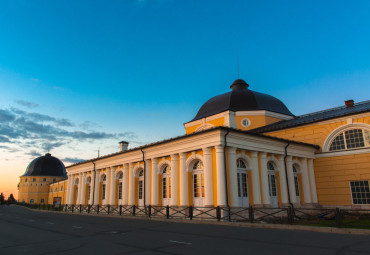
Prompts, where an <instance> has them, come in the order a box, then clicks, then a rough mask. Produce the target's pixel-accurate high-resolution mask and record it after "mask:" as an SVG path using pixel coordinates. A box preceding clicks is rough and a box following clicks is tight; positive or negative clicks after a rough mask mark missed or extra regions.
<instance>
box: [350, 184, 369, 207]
mask: <svg viewBox="0 0 370 255" xmlns="http://www.w3.org/2000/svg"><path fill="white" fill-rule="evenodd" d="M351 194H352V203H353V204H354V205H364V204H370V189H369V181H351Z"/></svg>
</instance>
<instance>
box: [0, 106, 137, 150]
mask: <svg viewBox="0 0 370 255" xmlns="http://www.w3.org/2000/svg"><path fill="white" fill-rule="evenodd" d="M84 124H85V127H90V126H91V122H84ZM77 126H78V125H76V124H75V123H73V122H72V121H71V120H68V119H65V118H61V119H59V118H55V117H52V116H49V115H45V114H40V113H36V112H27V111H23V110H20V109H18V108H10V109H0V134H1V135H0V142H1V143H2V144H3V146H5V147H3V149H9V150H10V147H9V148H8V147H6V146H7V144H13V145H18V146H19V147H20V148H22V149H26V148H27V149H28V148H32V149H33V150H32V151H31V153H36V152H37V153H38V151H43V152H45V151H50V150H52V149H53V148H59V147H62V146H63V145H67V144H71V143H73V142H94V141H96V140H105V139H117V140H118V139H126V140H132V139H135V138H136V136H135V134H134V133H133V132H124V133H108V132H101V131H95V130H85V131H82V130H79V129H77ZM38 154H40V153H38ZM38 154H37V155H38ZM27 155H31V156H33V154H27ZM35 155H36V154H35Z"/></svg>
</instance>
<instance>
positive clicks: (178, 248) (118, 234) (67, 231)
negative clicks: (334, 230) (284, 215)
mask: <svg viewBox="0 0 370 255" xmlns="http://www.w3.org/2000/svg"><path fill="white" fill-rule="evenodd" d="M0 224H1V225H0V254H1V255H5V254H102V255H108V254H224V255H225V254H226V255H230V253H233V254H253V255H254V254H274V255H275V254H284V255H286V254H299V255H303V254H314V255H319V254H325V255H328V254H370V236H361V235H345V234H329V233H315V232H309V231H291V230H277V229H258V228H246V227H232V226H220V225H206V224H187V223H174V222H163V221H150V220H136V219H125V218H110V217H96V216H88V215H70V214H62V213H52V212H38V211H32V210H29V209H27V208H24V207H20V206H9V207H7V206H4V207H1V206H0Z"/></svg>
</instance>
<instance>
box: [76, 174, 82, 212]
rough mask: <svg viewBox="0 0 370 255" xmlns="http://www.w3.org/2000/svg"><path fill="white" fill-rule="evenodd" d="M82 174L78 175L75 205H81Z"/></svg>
mask: <svg viewBox="0 0 370 255" xmlns="http://www.w3.org/2000/svg"><path fill="white" fill-rule="evenodd" d="M82 176H83V175H82V173H80V174H79V175H78V188H77V201H76V204H77V205H79V204H82V179H83V178H82Z"/></svg>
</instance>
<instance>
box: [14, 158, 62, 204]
mask: <svg viewBox="0 0 370 255" xmlns="http://www.w3.org/2000/svg"><path fill="white" fill-rule="evenodd" d="M66 178H67V172H66V169H65V167H64V164H63V163H62V161H60V160H59V159H57V158H56V157H53V156H51V154H49V153H47V154H45V156H41V157H38V158H36V159H34V160H33V161H32V162H31V163H30V164H29V165H28V167H27V169H26V172H25V173H24V174H23V175H22V176H21V177H20V183H19V191H18V201H19V202H25V203H30V204H47V203H50V202H49V200H48V198H49V190H50V186H51V185H52V183H55V182H57V181H61V180H65V179H66Z"/></svg>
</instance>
